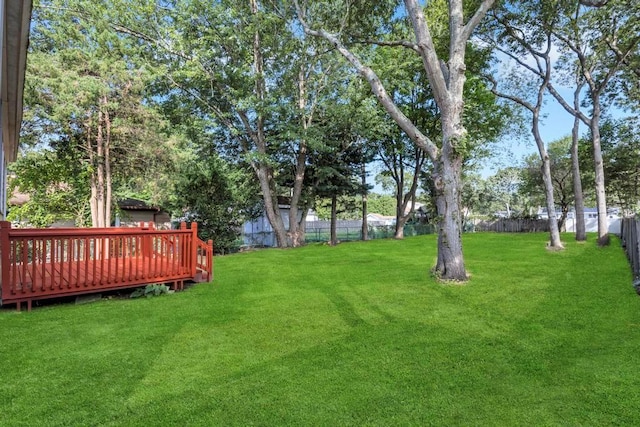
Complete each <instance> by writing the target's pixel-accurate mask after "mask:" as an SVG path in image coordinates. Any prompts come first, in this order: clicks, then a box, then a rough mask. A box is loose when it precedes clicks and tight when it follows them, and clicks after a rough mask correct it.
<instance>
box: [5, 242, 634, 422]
mask: <svg viewBox="0 0 640 427" xmlns="http://www.w3.org/2000/svg"><path fill="white" fill-rule="evenodd" d="M546 238H547V236H546V235H543V234H520V235H507V234H473V235H465V237H464V244H465V253H466V262H467V267H468V269H469V271H470V273H471V274H472V279H471V281H470V282H469V283H468V284H467V285H464V286H456V285H442V284H439V283H437V282H435V281H434V280H433V279H432V278H431V277H430V276H429V268H430V267H431V266H432V265H433V263H434V259H435V236H421V237H414V238H408V239H406V240H404V241H394V240H384V241H382V240H380V241H371V242H367V243H360V242H354V243H346V244H342V245H340V246H338V247H335V248H332V247H328V246H325V245H311V246H307V247H304V248H300V249H295V250H264V251H258V252H250V253H240V254H236V255H232V256H227V257H221V258H217V259H216V265H215V275H216V276H215V277H216V280H215V282H214V283H213V284H199V285H197V286H195V287H193V288H191V289H189V290H187V291H185V292H182V293H177V294H174V295H169V296H161V297H155V298H149V299H135V300H109V301H102V302H97V303H92V304H86V305H79V306H75V305H71V304H68V305H57V306H48V307H44V308H37V309H34V310H33V311H32V312H31V313H26V312H22V313H17V312H15V311H14V310H13V309H11V310H6V309H3V310H2V311H1V312H0V343H1V347H0V369H1V371H0V375H1V381H0V408H1V409H0V425H2V426H13V425H25V426H35V425H37V426H40V425H60V426H62V425H82V426H88V425H101V426H102V425H140V426H148V425H180V426H186V425H189V426H195V425H202V426H213V425H216V426H227V425H269V426H279V425H328V426H333V425H381V426H388V425H420V426H423V425H464V426H469V425H482V426H484V425H500V426H501V425H505V426H514V425H571V426H578V425H581V426H603V425H640V298H638V296H637V295H636V294H635V292H634V290H633V287H632V286H631V273H630V270H629V267H628V265H627V262H626V259H625V257H624V254H623V252H622V250H621V249H620V245H619V241H618V240H614V241H613V244H612V246H611V247H608V248H604V249H600V248H597V247H596V246H595V243H594V241H595V238H594V237H593V236H591V237H590V241H589V242H588V243H586V244H576V243H574V242H573V240H572V238H571V236H570V235H566V236H565V237H564V238H565V240H566V241H567V250H566V251H564V252H561V253H552V252H548V251H546V250H545V249H544V244H545V240H546Z"/></svg>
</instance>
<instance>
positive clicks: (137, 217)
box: [115, 199, 171, 230]
mask: <svg viewBox="0 0 640 427" xmlns="http://www.w3.org/2000/svg"><path fill="white" fill-rule="evenodd" d="M118 208H119V209H120V212H119V213H118V214H116V221H115V222H116V223H115V225H116V227H139V226H140V223H149V222H152V221H153V222H154V223H155V226H156V228H158V229H161V230H163V229H164V230H169V229H171V215H169V214H168V213H167V212H165V211H164V210H163V209H162V208H160V207H158V206H151V205H148V204H147V203H146V202H144V201H142V200H138V199H123V200H120V201H119V202H118Z"/></svg>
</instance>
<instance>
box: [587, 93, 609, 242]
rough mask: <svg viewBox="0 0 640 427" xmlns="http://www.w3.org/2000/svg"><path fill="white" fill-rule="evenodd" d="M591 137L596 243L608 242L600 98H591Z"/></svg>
mask: <svg viewBox="0 0 640 427" xmlns="http://www.w3.org/2000/svg"><path fill="white" fill-rule="evenodd" d="M592 101H593V104H594V105H593V114H592V116H591V126H590V127H591V137H592V141H591V142H592V144H593V162H594V166H595V173H596V183H595V184H596V205H597V208H598V245H600V246H606V245H608V244H609V224H608V222H609V221H608V219H607V197H606V190H605V183H604V161H603V159H602V147H601V143H600V142H601V141H600V102H599V101H600V100H599V99H597V98H592Z"/></svg>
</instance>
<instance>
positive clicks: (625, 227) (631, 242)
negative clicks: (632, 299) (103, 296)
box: [620, 217, 640, 293]
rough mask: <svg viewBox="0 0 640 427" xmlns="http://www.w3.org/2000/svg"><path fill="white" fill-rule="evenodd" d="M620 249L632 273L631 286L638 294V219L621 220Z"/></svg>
mask: <svg viewBox="0 0 640 427" xmlns="http://www.w3.org/2000/svg"><path fill="white" fill-rule="evenodd" d="M620 233H621V237H622V247H624V251H625V252H626V254H627V258H628V259H629V264H631V270H632V271H633V286H634V287H635V288H636V291H638V293H640V246H639V245H640V219H639V218H637V217H634V218H624V219H623V220H622V230H621V232H620Z"/></svg>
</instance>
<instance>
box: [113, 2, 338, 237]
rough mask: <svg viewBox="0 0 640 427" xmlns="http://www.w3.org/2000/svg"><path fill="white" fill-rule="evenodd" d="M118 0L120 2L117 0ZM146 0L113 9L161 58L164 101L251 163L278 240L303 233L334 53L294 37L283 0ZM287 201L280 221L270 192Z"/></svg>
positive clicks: (223, 150) (224, 149)
mask: <svg viewBox="0 0 640 427" xmlns="http://www.w3.org/2000/svg"><path fill="white" fill-rule="evenodd" d="M118 3H119V4H128V3H129V2H124V1H119V2H118ZM169 3H170V4H169V7H165V5H162V4H158V3H157V2H155V1H152V0H148V1H144V2H140V4H139V5H137V6H136V7H135V8H133V9H134V10H133V11H131V12H128V13H125V14H116V15H114V16H113V20H114V22H117V23H118V24H117V27H118V28H119V29H120V31H121V32H122V33H126V34H129V35H131V36H132V37H134V38H135V39H136V40H140V41H142V42H143V44H144V45H145V46H146V47H147V49H146V51H147V57H148V58H149V63H150V64H153V66H154V67H158V66H160V67H162V70H163V71H164V73H163V74H164V78H165V79H166V82H167V86H165V87H159V89H160V90H159V95H160V96H161V97H162V98H163V99H164V101H165V102H166V103H167V105H171V106H173V107H176V108H178V109H179V111H181V112H183V113H186V114H188V115H190V116H198V117H199V118H200V119H203V120H206V121H208V122H209V127H210V128H215V129H216V134H217V138H216V141H209V144H213V143H215V144H216V148H217V149H218V152H219V153H220V154H221V155H223V156H225V157H227V158H229V159H234V158H238V157H241V158H243V159H244V160H246V161H247V162H248V163H249V164H250V165H251V168H252V169H253V171H254V173H255V175H256V177H257V181H258V183H259V186H260V192H261V194H262V197H263V202H264V208H265V213H266V216H267V218H268V220H269V222H270V224H271V226H272V228H273V230H274V233H275V237H276V241H277V244H278V246H280V247H288V246H297V245H300V244H302V242H304V238H303V237H304V218H305V215H306V207H307V205H308V203H309V201H310V198H309V191H307V190H306V189H305V188H304V183H305V179H304V178H305V175H306V168H307V164H308V160H307V157H308V153H309V151H310V147H311V146H312V145H313V144H314V143H316V142H317V140H313V136H314V132H313V129H312V127H313V123H314V120H315V111H316V109H317V105H318V103H320V102H321V101H322V96H323V94H324V93H326V92H327V87H328V84H327V83H328V80H327V79H328V76H329V74H330V72H331V70H332V69H333V65H334V63H335V61H334V60H333V57H334V56H335V55H332V54H326V53H325V52H322V51H320V50H318V49H317V47H315V46H314V44H312V43H308V41H307V40H304V39H303V38H301V37H300V32H299V31H297V30H296V29H295V24H293V23H292V22H291V16H290V14H288V13H287V11H286V9H285V8H284V5H283V4H280V3H277V2H261V1H259V0H248V1H243V2H234V1H229V0H222V1H219V2H208V1H203V0H176V1H172V2H169ZM281 196H287V197H289V198H290V200H291V204H290V214H289V215H288V217H289V219H288V224H285V218H284V217H283V216H282V215H281V212H280V209H279V207H278V197H281Z"/></svg>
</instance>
